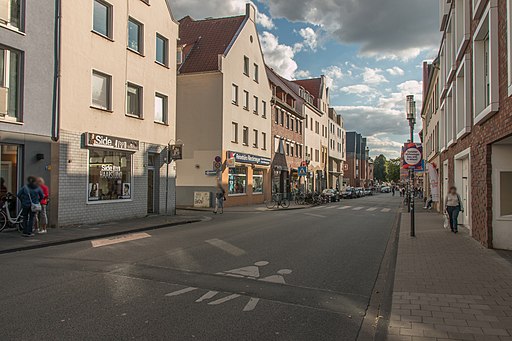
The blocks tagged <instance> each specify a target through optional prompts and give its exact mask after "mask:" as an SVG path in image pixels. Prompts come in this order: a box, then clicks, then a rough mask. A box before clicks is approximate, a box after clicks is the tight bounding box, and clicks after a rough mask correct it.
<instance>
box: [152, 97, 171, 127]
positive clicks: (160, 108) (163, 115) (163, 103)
mask: <svg viewBox="0 0 512 341" xmlns="http://www.w3.org/2000/svg"><path fill="white" fill-rule="evenodd" d="M167 103H168V99H167V96H165V95H162V94H159V93H156V94H155V122H157V123H164V124H166V123H167V108H168V104H167Z"/></svg>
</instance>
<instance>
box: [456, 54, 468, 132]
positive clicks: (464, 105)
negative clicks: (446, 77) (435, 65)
mask: <svg viewBox="0 0 512 341" xmlns="http://www.w3.org/2000/svg"><path fill="white" fill-rule="evenodd" d="M470 65H471V58H470V57H469V55H466V58H465V59H464V60H463V62H462V63H461V66H460V68H459V70H458V72H457V77H456V78H455V79H456V80H455V82H456V83H455V101H456V103H455V107H456V110H455V123H456V127H455V132H456V133H457V139H459V138H461V137H462V136H464V135H466V134H467V133H469V132H470V131H471V117H472V115H471V92H470V87H471V84H470V83H469V82H470V80H471V78H470V77H471V72H470Z"/></svg>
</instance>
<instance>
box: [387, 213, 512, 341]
mask: <svg viewBox="0 0 512 341" xmlns="http://www.w3.org/2000/svg"><path fill="white" fill-rule="evenodd" d="M409 217H410V216H409V214H407V213H404V214H403V215H402V221H401V229H400V240H399V247H398V258H397V264H396V273H395V283H394V292H393V305H392V313H391V321H390V325H389V328H388V340H390V341H394V340H408V341H409V340H410V341H416V340H417V341H420V340H443V341H446V340H482V341H484V340H485V341H511V340H512V261H511V260H512V257H510V255H511V254H512V253H509V252H505V251H503V252H502V251H499V252H496V251H494V250H488V249H485V248H483V247H481V246H480V245H479V244H478V243H477V242H476V241H475V240H473V239H472V238H471V237H470V236H469V234H468V233H467V230H466V229H465V228H461V231H460V232H459V234H457V235H455V234H453V233H451V232H450V231H449V230H445V229H444V228H443V217H442V216H441V215H439V214H436V213H430V212H425V211H422V210H420V212H418V214H417V217H416V230H417V232H416V238H411V237H410V236H409V233H410V231H409V226H410V218H409ZM500 255H501V256H500ZM505 257H507V258H508V259H507V258H505Z"/></svg>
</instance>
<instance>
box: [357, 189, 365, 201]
mask: <svg viewBox="0 0 512 341" xmlns="http://www.w3.org/2000/svg"><path fill="white" fill-rule="evenodd" d="M355 190H356V195H357V197H358V198H362V197H364V196H365V194H364V188H362V187H357V188H356V189H355Z"/></svg>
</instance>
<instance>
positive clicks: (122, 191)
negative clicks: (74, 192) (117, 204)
mask: <svg viewBox="0 0 512 341" xmlns="http://www.w3.org/2000/svg"><path fill="white" fill-rule="evenodd" d="M131 186H132V154H131V153H128V152H122V151H115V150H102V149H95V148H91V149H89V182H88V188H87V193H88V198H89V201H109V200H128V199H131V198H132V191H131V189H132V188H131Z"/></svg>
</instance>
